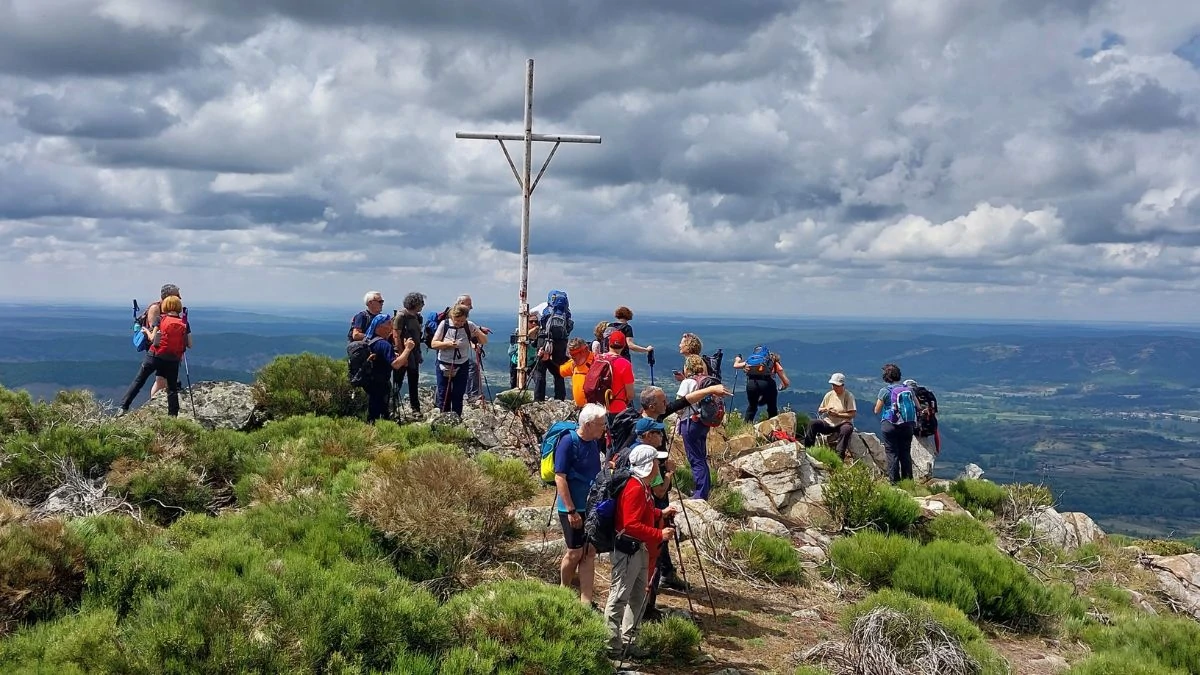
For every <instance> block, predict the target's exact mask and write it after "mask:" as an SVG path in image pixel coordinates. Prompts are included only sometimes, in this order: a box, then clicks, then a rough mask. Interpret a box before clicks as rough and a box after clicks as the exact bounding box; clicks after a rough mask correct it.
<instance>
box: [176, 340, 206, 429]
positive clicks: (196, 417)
mask: <svg viewBox="0 0 1200 675" xmlns="http://www.w3.org/2000/svg"><path fill="white" fill-rule="evenodd" d="M183 374H184V375H185V376H187V383H188V398H189V399H191V401H192V419H194V420H196V421H197V422H199V421H200V416H199V415H197V414H196V392H194V391H192V372H191V370H189V369H188V364H187V354H184V355H183ZM176 379H178V378H176Z"/></svg>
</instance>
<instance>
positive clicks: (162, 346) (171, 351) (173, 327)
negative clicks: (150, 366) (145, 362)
mask: <svg viewBox="0 0 1200 675" xmlns="http://www.w3.org/2000/svg"><path fill="white" fill-rule="evenodd" d="M156 339H157V340H158V344H157V345H152V346H151V347H150V353H151V354H153V355H155V356H171V357H174V358H176V359H181V358H183V352H184V351H186V350H187V324H186V323H184V322H183V319H181V318H179V317H177V316H171V315H169V314H164V315H162V318H161V319H159V321H158V337H157V338H156Z"/></svg>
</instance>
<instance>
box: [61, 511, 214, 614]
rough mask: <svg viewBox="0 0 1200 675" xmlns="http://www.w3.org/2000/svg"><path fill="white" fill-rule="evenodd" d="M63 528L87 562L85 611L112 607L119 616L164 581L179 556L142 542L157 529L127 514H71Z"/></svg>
mask: <svg viewBox="0 0 1200 675" xmlns="http://www.w3.org/2000/svg"><path fill="white" fill-rule="evenodd" d="M205 519H206V520H208V519H207V518H205ZM176 524H177V525H178V523H176ZM67 527H68V528H69V529H70V530H71V531H72V532H74V533H75V534H76V535H77V536H78V537H79V539H80V541H82V542H83V549H84V557H85V558H86V560H87V575H86V583H85V589H86V592H85V593H84V595H83V608H84V610H89V609H90V610H101V609H112V610H114V611H115V612H116V613H117V616H118V617H124V616H125V615H126V614H127V613H128V612H129V611H130V610H131V609H132V608H133V606H134V605H136V604H137V603H139V602H141V600H142V598H143V597H144V596H146V595H149V594H152V593H154V592H155V591H157V590H158V589H160V588H162V587H164V586H166V585H167V583H168V582H169V580H170V570H171V569H173V568H174V566H176V565H177V564H178V562H179V560H180V558H181V555H182V554H180V553H179V552H178V551H176V550H166V549H161V548H155V547H151V546H146V544H148V543H149V542H151V541H152V540H153V539H154V538H155V537H156V536H158V534H159V532H160V530H159V529H158V528H155V527H152V526H149V525H144V524H142V523H141V522H139V521H137V520H134V519H133V518H129V517H127V516H121V515H116V514H106V515H102V516H91V517H88V518H76V519H74V520H72V521H71V522H70V523H68V525H67Z"/></svg>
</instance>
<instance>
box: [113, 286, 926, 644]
mask: <svg viewBox="0 0 1200 675" xmlns="http://www.w3.org/2000/svg"><path fill="white" fill-rule="evenodd" d="M363 304H364V305H365V309H364V310H363V311H360V312H358V313H357V314H355V315H354V317H353V318H352V319H351V321H350V329H349V331H348V332H347V335H346V338H347V362H348V371H349V379H350V382H351V384H353V385H355V386H357V387H360V388H362V389H363V390H364V391H365V392H366V395H367V401H368V406H367V407H368V412H367V419H368V421H369V422H374V421H376V420H378V419H386V418H388V417H390V416H391V413H392V412H393V411H390V410H389V406H391V405H393V400H392V394H393V391H395V392H396V393H397V394H399V393H400V392H402V391H403V390H404V384H405V381H406V380H407V391H408V400H409V405H410V407H411V409H412V410H413V411H414V412H417V413H419V412H420V405H421V404H420V400H419V397H418V392H419V381H420V368H421V365H422V363H423V362H424V359H425V355H424V353H423V350H422V349H421V345H424V346H425V347H426V348H427V350H428V352H429V353H430V354H432V355H434V361H435V366H434V375H435V377H436V382H437V388H436V398H435V403H436V405H437V406H438V408H439V409H440V410H442V411H444V412H448V413H454V414H458V415H461V414H462V410H463V401H464V399H465V398H469V397H479V398H482V390H483V386H484V382H483V372H482V371H483V349H484V347H485V346H486V345H487V344H488V341H489V336H490V335H491V333H492V331H491V329H489V328H487V327H485V326H480V325H478V324H476V323H475V322H473V321H471V320H470V318H469V317H470V313H471V310H472V308H473V303H472V300H471V297H470V296H469V295H460V296H459V297H458V298H456V300H455V302H454V304H453V305H450V306H448V307H446V308H445V309H444V310H442V311H439V312H430V313H428V314H427V315H423V314H422V312H423V310H424V308H425V296H424V295H422V294H421V293H416V292H413V293H409V294H408V295H406V296H405V297H404V300H403V302H402V309H397V310H395V311H393V312H392V313H391V314H390V315H389V314H388V313H387V312H385V310H384V307H385V300H384V297H383V295H382V294H381V293H380V292H378V291H369V292H367V293H366V294H365V296H364V297H363ZM134 313H135V324H134V336H133V338H134V339H133V341H134V346H135V347H136V348H138V349H139V350H144V351H146V352H147V354H146V357H145V359H144V360H143V362H142V365H141V367H140V369H139V371H138V375H137V377H136V378H135V380H134V381H133V383H132V384H131V385H130V387H129V390H128V391H127V392H126V395H125V397H124V399H123V400H122V403H121V412H122V414H124V412H126V411H128V409H129V406H130V404H131V403H132V401H133V399H134V398H135V397H136V396H137V394H138V392H139V391H140V390H141V388H142V387H143V386H144V384H145V382H146V381H147V380H148V379H149V377H150V375H152V374H153V375H156V376H157V379H156V381H155V385H154V391H157V390H158V389H161V388H165V389H166V390H167V395H168V414H169V415H172V416H175V415H178V413H179V390H180V386H179V368H180V363H181V362H182V363H184V364H185V366H186V360H185V358H186V357H185V352H186V350H187V349H189V348H190V347H191V346H192V337H191V326H190V324H189V323H188V321H187V310H186V308H185V307H184V306H183V303H182V300H181V298H180V291H179V288H178V286H175V285H173V284H166V285H164V286H163V287H162V289H161V292H160V300H159V302H156V303H154V304H152V305H151V306H150V307H148V308H147V309H146V311H144V312H140V313H139V312H138V310H137V303H136V301H135V303H134ZM632 319H633V312H632V310H630V309H629V308H628V307H625V306H621V307H618V308H616V310H615V311H614V312H613V319H612V320H611V321H602V322H600V323H599V324H597V325H596V326H595V328H594V330H593V334H592V337H593V339H592V340H590V341H588V340H585V339H583V338H580V337H572V332H573V330H574V321H573V319H572V317H571V311H570V306H569V302H568V300H567V295H566V293H565V292H563V291H559V290H555V291H551V292H550V293H549V294H548V295H547V299H546V302H545V303H543V304H541V305H538V306H537V307H534V308H532V309H531V310H530V312H529V315H528V322H529V323H528V325H527V327H526V330H527V344H526V347H525V350H524V353H522V350H521V345H520V340H519V336H518V335H517V334H516V333H514V334H513V335H512V336H511V337H510V339H509V362H510V373H509V376H510V385H511V386H512V387H513V388H515V387H516V385H517V376H516V373H517V370H518V369H526V370H527V371H528V372H529V374H530V378H529V383H530V384H532V385H533V389H534V395H533V398H534V400H544V399H545V397H546V386H547V380H549V379H553V381H554V391H553V395H554V398H556V399H559V400H567V399H568V392H567V390H568V387H567V383H568V382H569V383H570V400H571V401H572V402H573V403H574V404H575V406H576V408H577V410H578V416H577V421H570V420H564V421H560V422H556V423H555V424H554V425H552V426H551V428H550V429H549V430H548V431H547V432H546V434H545V436H544V437H543V439H542V443H541V445H542V448H541V454H542V471H541V473H542V478H543V479H544V480H545V481H546V482H547V483H548V484H553V485H554V486H555V487H556V493H557V496H556V510H557V512H558V517H559V523H560V526H561V529H562V533H563V540H564V542H565V544H566V552H565V554H564V555H563V557H562V560H561V561H560V568H559V570H560V581H561V583H562V584H563V585H564V586H575V585H578V589H579V595H580V599H581V601H582V602H583V603H585V604H588V605H591V606H592V607H594V608H596V609H597V610H598V609H599V607H598V605H597V604H596V603H595V601H594V600H593V588H594V573H595V556H596V553H597V552H598V551H599V552H611V556H612V557H611V561H612V578H611V586H610V590H609V593H608V600H607V604H606V606H605V608H604V610H603V611H604V615H605V617H606V620H607V622H608V625H609V628H610V632H611V643H610V648H611V650H612V651H613V655H614V656H617V655H618V654H619V655H620V656H621V657H624V656H625V654H626V650H628V649H629V645H630V644H631V641H632V637H633V633H634V632H635V630H636V627H637V625H638V624H639V623H640V622H641V621H642V619H643V618H647V619H651V620H653V619H655V618H657V617H658V616H659V614H660V611H659V610H658V608H657V607H656V598H657V594H658V590H659V588H660V587H661V586H666V587H668V588H671V589H675V590H687V588H688V586H687V583H686V581H685V580H684V579H682V578H680V577H679V576H678V575H677V573H676V569H675V566H674V564H673V562H672V560H671V555H670V551H669V549H668V548H667V545H668V543H669V542H671V541H672V539H674V537H675V526H674V518H675V515H676V509H675V508H674V507H672V506H670V491H671V488H672V487H674V485H673V483H674V475H675V469H676V466H675V463H674V460H673V459H672V458H671V456H670V453H669V451H668V435H669V433H674V434H677V435H678V436H679V437H680V438H681V439H682V445H683V454H684V457H685V458H686V460H687V462H688V464H689V466H690V468H691V475H692V479H693V483H694V486H695V487H694V489H693V491H692V494H691V495H690V496H691V498H692V499H702V500H703V499H708V497H709V494H710V492H711V490H712V481H711V479H710V467H709V463H708V435H709V432H710V430H711V429H712V428H714V427H716V426H720V424H721V423H722V421H723V419H724V410H725V409H724V400H725V399H726V398H727V397H729V396H731V395H732V392H731V390H730V389H729V388H727V387H726V385H725V384H724V383H723V382H722V376H721V363H722V360H723V354H722V351H721V350H719V349H718V350H716V352H714V353H713V354H711V355H706V354H704V353H703V343H702V341H701V339H700V337H699V336H698V335H696V334H695V333H690V332H688V333H683V334H682V336H681V337H680V340H679V345H678V351H679V354H680V356H681V357H682V367H681V369H680V370H675V371H673V376H674V380H675V381H676V382H677V383H678V388H677V389H676V391H675V394H674V396H673V397H669V396H668V395H667V393H666V391H664V390H663V389H662V388H661V387H658V386H655V385H654V384H651V385H648V386H645V387H643V388H642V389H641V391H640V392H637V391H635V378H634V371H633V363H632V360H631V358H632V354H633V353H641V354H645V355H646V360H647V363H648V364H649V366H650V368H651V373H653V367H654V363H655V354H654V347H653V346H652V345H649V344H647V345H644V346H643V345H639V344H637V343H636V342H635V341H634V331H633V327H632V326H631V325H630V321H631V320H632ZM733 368H734V369H735V370H737V371H739V374H740V373H745V377H746V387H745V394H746V400H747V407H746V413H745V419H746V420H749V421H754V420H755V419H756V416H757V414H758V411H759V409H760V408H765V409H766V414H767V416H768V417H775V416H777V415H778V414H779V410H778V399H779V392H780V391H781V390H784V389H787V388H788V387H790V386H791V381H790V379H789V378H788V375H787V372H786V371H785V370H784V367H783V363H782V360H781V359H780V357H779V355H778V354H777V353H775V352H772V351H770V350H769V349H767V348H766V347H765V346H762V345H759V346H757V347H755V349H754V350H753V352H752V353H751V354H750V355H749V356H748V357H746V358H744V359H743V358H742V355H741V354H738V355H737V356H736V357H735V358H734V362H733ZM651 380H652V382H653V377H651ZM882 380H883V386H882V387H881V388H880V389H879V391H878V393H877V395H876V400H875V406H874V411H873V412H874V415H875V416H876V418H877V419H879V423H880V431H881V435H882V438H883V445H884V448H885V451H886V456H887V474H888V478H889V479H890V480H891V481H892V482H898V481H900V480H904V479H911V478H912V477H913V465H912V455H911V443H912V440H913V436H914V435H920V436H933V437H934V439H935V442H937V443H938V451H940V437H939V436H938V434H937V427H936V422H937V418H936V415H937V400H936V398H935V397H934V396H933V394H932V392H931V391H929V390H928V389H926V388H924V387H921V386H919V385H917V383H916V382H915V381H914V380H911V379H909V380H904V381H901V372H900V368H899V367H898V366H897V365H896V364H893V363H889V364H886V365H884V366H883V368H882ZM828 382H829V386H830V390H829V391H828V392H827V393H826V394H825V396H824V398H823V399H822V401H821V404H820V406H819V407H818V409H817V416H816V418H815V419H813V420H812V421H811V422H810V423H809V424H808V426H807V427H806V429H805V430H804V433H803V436H802V438H801V439H799V443H800V444H801V445H802V446H803V447H805V448H809V447H812V446H813V445H815V444H817V442H818V440H819V439H818V437H822V438H823V442H825V443H828V444H830V445H831V446H832V447H834V448H835V449H836V452H837V453H838V455H839V456H840V457H841V458H842V459H843V460H847V459H850V458H849V453H850V444H851V440H852V438H853V434H854V429H855V426H854V425H855V420H856V419H857V416H858V409H857V405H856V402H855V398H854V395H853V394H852V393H850V391H848V390H847V389H846V376H845V375H844V374H842V373H833V374H832V375H831V376H830V378H829V381H828ZM527 386H528V385H527ZM151 395H153V392H152V394H151ZM395 405H397V406H398V403H396V404H395ZM673 414H674V415H677V418H676V420H677V421H676V422H675V423H674V425H673V426H672V428H671V430H670V432H668V430H667V428H666V427H665V426H664V420H665V419H666V418H667V417H668V416H670V415H673ZM791 440H796V439H794V438H793V439H791ZM676 492H677V493H679V492H680V491H679V490H678V488H676ZM679 496H680V497H682V496H683V495H682V494H679ZM685 515H686V514H685ZM606 533H607V534H606ZM602 542H606V543H602ZM633 655H634V656H636V654H633Z"/></svg>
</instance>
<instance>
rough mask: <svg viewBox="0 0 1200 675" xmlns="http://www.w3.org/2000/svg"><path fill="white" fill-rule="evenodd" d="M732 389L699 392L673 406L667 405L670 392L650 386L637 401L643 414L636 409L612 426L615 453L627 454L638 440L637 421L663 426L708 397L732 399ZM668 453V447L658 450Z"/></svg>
mask: <svg viewBox="0 0 1200 675" xmlns="http://www.w3.org/2000/svg"><path fill="white" fill-rule="evenodd" d="M730 393H731V392H730V391H729V389H727V388H726V387H725V386H724V385H720V384H714V385H713V386H711V387H705V388H703V389H697V390H695V391H693V392H691V393H689V394H688V395H687V396H685V397H683V398H677V399H675V400H674V401H671V402H670V403H667V392H665V391H663V390H662V388H661V387H655V386H649V387H643V388H642V393H641V395H640V396H639V397H638V400H639V401H641V404H642V409H641V412H638V411H637V410H635V409H633V408H629V409H627V410H626V411H625V412H623V413H621V414H620V415H617V416H616V417H615V418H613V420H612V421H611V422H610V423H609V432H610V433H611V434H612V440H613V452H612V454H614V455H615V454H616V453H617V452H618V451H620V450H624V449H625V448H628V447H630V446H632V445H634V441H635V440H636V438H637V431H636V425H637V422H638V420H640V419H641V418H643V417H646V418H649V419H652V420H654V421H656V422H662V421H663V420H665V419H666V418H667V416H669V415H674V414H675V413H677V412H679V411H680V410H683V409H684V408H687V407H689V406H691V405H694V404H696V403H699V402H700V401H701V400H703V399H704V398H705V397H706V396H722V397H723V396H729V395H730ZM659 447H660V448H661V449H663V450H665V449H666V445H665V444H664V445H662V446H659Z"/></svg>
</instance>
